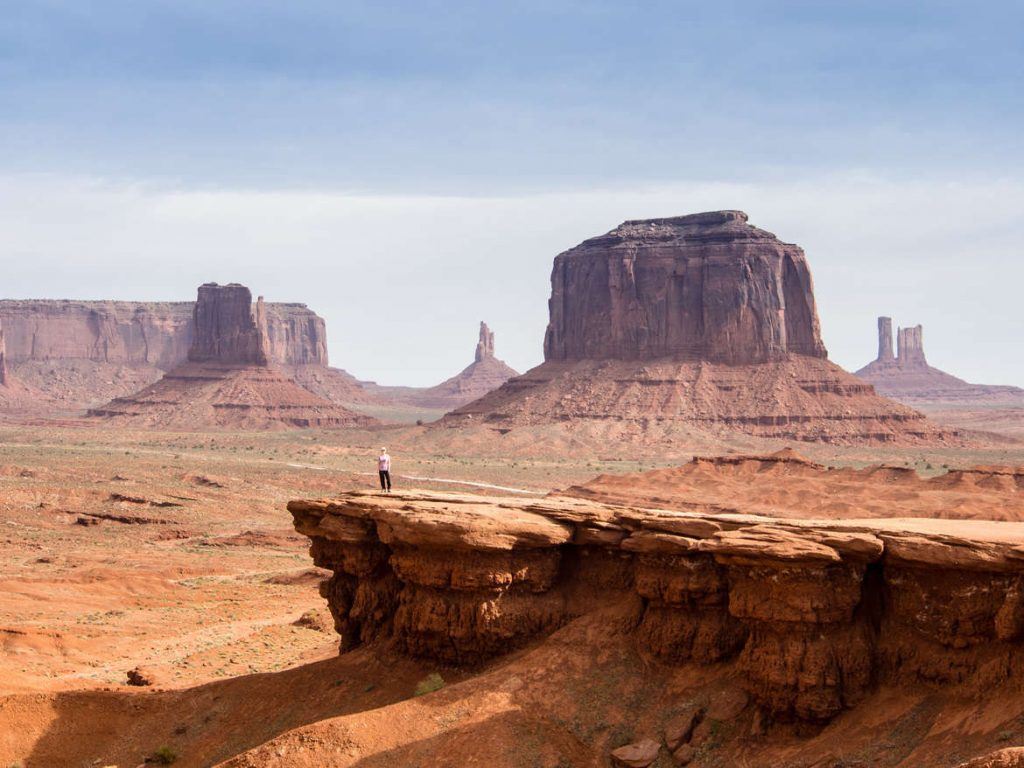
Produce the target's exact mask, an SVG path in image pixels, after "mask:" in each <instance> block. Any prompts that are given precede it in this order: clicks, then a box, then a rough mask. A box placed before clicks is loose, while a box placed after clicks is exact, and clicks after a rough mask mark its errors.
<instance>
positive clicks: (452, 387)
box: [360, 321, 519, 410]
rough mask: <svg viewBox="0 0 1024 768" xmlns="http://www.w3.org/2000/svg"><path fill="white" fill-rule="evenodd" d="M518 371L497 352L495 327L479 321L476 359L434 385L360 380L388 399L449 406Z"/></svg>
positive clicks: (370, 390) (370, 391) (377, 395)
mask: <svg viewBox="0 0 1024 768" xmlns="http://www.w3.org/2000/svg"><path fill="white" fill-rule="evenodd" d="M518 375H519V374H518V373H517V372H516V371H515V370H514V369H513V368H512V367H511V366H509V365H508V364H507V363H505V362H504V361H503V360H499V359H498V358H497V357H495V355H494V331H492V330H491V329H490V328H488V327H487V323H485V322H482V321H481V323H480V337H479V340H478V341H477V344H476V352H475V354H474V359H473V362H472V363H470V364H469V365H468V366H466V367H465V368H464V369H463V370H462V371H460V372H459V373H457V374H455V375H454V376H452V377H451V378H450V379H446V380H445V381H442V382H441V383H440V384H437V385H435V386H433V387H425V388H418V387H391V386H382V385H379V384H377V383H375V382H372V381H365V382H360V383H361V384H362V385H363V387H364V388H365V389H366V391H367V393H368V394H369V395H370V396H372V397H374V398H376V399H377V400H380V401H383V402H386V403H401V404H405V405H411V406H416V407H420V408H443V409H445V410H450V409H452V408H457V407H459V406H460V405H465V404H466V403H469V402H472V401H473V400H476V399H477V398H480V397H483V396H484V395H486V394H487V393H488V392H491V391H492V390H495V389H497V388H498V387H500V386H501V385H502V384H504V383H505V382H506V381H508V380H509V379H511V378H513V377H514V376H518Z"/></svg>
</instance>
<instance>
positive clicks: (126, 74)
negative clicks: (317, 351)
mask: <svg viewBox="0 0 1024 768" xmlns="http://www.w3.org/2000/svg"><path fill="white" fill-rule="evenodd" d="M1021 21H1024V9H1021V8H1020V7H1018V6H1016V5H1015V4H1012V3H991V4H986V6H985V8H984V9H980V10H979V9H977V8H967V7H961V6H960V5H958V4H954V3H945V2H936V3H931V4H928V6H927V7H922V5H921V4H920V3H910V2H907V3H904V2H895V3H892V2H886V3H883V2H875V1H874V0H872V1H870V2H866V3H860V4H857V6H856V8H850V7H846V8H841V7H834V6H827V7H825V6H820V5H818V4H813V3H806V2H792V1H791V2H775V3H767V2H757V1H755V0H746V1H745V2H726V3H721V4H715V5H714V6H713V7H711V6H708V5H706V4H682V5H681V4H678V3H660V2H651V3H628V2H627V3H622V2H619V3H602V2H594V3H579V2H572V1H570V2H556V3H534V2H525V3H520V4H517V5H516V6H515V7H502V8H494V7H489V6H483V5H478V4H473V3H468V2H454V3H430V2H427V3H417V4H408V3H392V4H369V3H351V2H350V3H343V4H331V3H319V2H313V3H308V4H303V5H302V7H301V8H299V7H298V6H291V5H289V6H282V7H275V5H274V4H272V3H255V4H253V3H240V2H218V3H199V2H192V1H191V0H187V1H183V2H174V3H172V2H154V3H148V4H145V5H140V4H135V3H130V2H111V3H107V4H104V6H103V7H102V8H101V9H96V8H90V9H86V8H79V7H78V6H76V5H75V4H69V3H59V2H58V3H51V2H29V3H26V4H23V6H22V7H20V8H19V9H18V11H17V12H12V13H11V14H8V15H7V17H5V18H4V19H2V20H0V75H2V77H0V99H2V102H0V103H3V104H4V107H5V108H4V110H3V112H2V113H0V253H2V254H3V260H4V270H3V278H2V279H0V296H2V297H5V298H46V297H49V298H79V299H122V300H154V301H155V300H189V299H192V298H194V295H195V288H196V286H197V285H199V284H200V283H203V282H208V281H217V282H222V283H223V282H231V281H235V282H241V283H244V284H246V285H248V286H249V287H250V288H251V289H252V290H253V293H254V295H255V294H262V295H264V296H266V298H267V300H268V301H300V302H303V303H305V304H308V305H309V306H310V307H311V308H312V309H314V310H315V311H316V312H318V313H319V314H321V315H322V316H323V317H324V318H325V319H326V320H327V323H328V337H329V342H330V356H331V361H332V364H333V365H335V366H338V367H342V368H345V369H346V370H348V371H350V372H352V373H354V374H355V375H357V376H359V377H360V378H364V379H371V380H376V381H378V382H380V383H385V384H410V385H431V384H435V383H437V382H439V381H441V380H443V379H445V378H447V377H449V376H451V375H453V374H454V373H456V372H457V371H458V370H461V368H463V367H464V366H465V365H466V364H468V362H469V361H470V360H471V359H472V358H471V355H472V352H473V347H474V345H475V342H476V331H477V323H478V322H479V321H480V320H485V321H487V322H488V324H489V325H490V326H491V328H492V329H493V330H494V331H495V333H496V338H497V354H498V356H499V357H501V358H502V359H504V360H505V361H506V362H508V363H509V364H510V365H512V366H513V367H515V368H516V369H517V370H520V371H522V370H526V369H527V368H529V367H531V366H532V365H535V364H537V363H538V362H540V360H541V358H542V351H541V346H542V340H543V330H544V327H545V325H546V322H547V308H546V302H547V298H548V294H549V291H550V283H549V274H550V269H551V261H552V259H553V257H554V256H555V255H556V254H557V253H559V252H561V251H563V250H565V249H567V248H570V247H572V246H574V245H576V244H577V243H579V242H580V241H582V240H584V239H586V238H588V237H592V236H594V235H598V234H602V233H604V232H607V231H608V230H610V229H612V228H614V227H615V226H616V225H617V224H619V223H620V222H621V221H623V220H625V219H634V218H653V217H659V216H669V215H679V214H684V213H692V212H697V211H703V210H715V209H720V208H738V209H741V210H745V211H746V212H747V213H748V214H749V215H750V221H751V223H752V224H754V225H756V226H759V227H762V228H764V229H767V230H769V231H772V232H774V233H775V234H777V235H778V236H779V237H780V238H781V239H782V240H785V241H787V242H794V243H797V244H798V245H800V246H801V247H803V248H804V249H805V251H806V253H807V256H808V260H809V262H810V265H811V269H812V272H813V275H814V278H815V283H816V289H817V300H818V309H819V313H820V315H821V320H822V330H823V335H824V338H825V342H826V345H827V346H828V348H829V352H830V357H831V358H832V359H833V360H834V361H836V362H837V363H839V364H840V365H842V366H843V367H845V368H847V369H850V370H854V369H856V368H859V367H860V366H862V365H864V364H865V363H867V362H869V361H870V360H871V359H873V358H874V355H875V347H876V339H875V318H876V317H877V316H878V315H889V316H891V317H893V319H894V322H895V323H896V324H897V325H902V326H909V325H916V324H919V323H920V324H923V325H924V327H925V350H926V352H927V354H928V358H929V362H931V364H932V365H934V366H936V367H938V368H941V369H943V370H946V371H947V372H949V373H952V374H954V375H957V376H960V377H961V378H965V379H967V380H969V381H973V382H977V383H987V384H1016V385H1024V354H1021V352H1022V351H1024V345H1022V344H1021V341H1020V332H1021V326H1022V323H1021V322H1020V320H1019V319H1018V318H1019V309H1018V307H1017V302H1018V301H1019V299H1018V296H1019V286H1020V285H1021V282H1022V280H1024V261H1022V259H1021V257H1020V246H1019V242H1020V239H1021V234H1022V232H1024V212H1022V211H1024V205H1022V204H1024V182H1022V180H1021V167H1022V159H1024V153H1022V151H1021V145H1020V141H1019V125H1020V118H1021V111H1022V105H1021V101H1020V99H1019V96H1018V95H1017V83H1016V80H1017V79H1018V78H1017V74H1016V73H1018V72H1019V71H1020V69H1021V64H1024V52H1022V47H1024V46H1022V43H1021V41H1020V39H1019V37H1018V36H1017V35H1016V30H1017V29H1019V28H1020V24H1019V22H1021Z"/></svg>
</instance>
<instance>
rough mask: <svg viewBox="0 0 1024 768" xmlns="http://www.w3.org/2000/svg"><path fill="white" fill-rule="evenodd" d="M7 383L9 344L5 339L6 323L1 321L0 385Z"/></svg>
mask: <svg viewBox="0 0 1024 768" xmlns="http://www.w3.org/2000/svg"><path fill="white" fill-rule="evenodd" d="M6 384H7V344H6V342H5V340H4V324H3V322H0V386H5V385H6Z"/></svg>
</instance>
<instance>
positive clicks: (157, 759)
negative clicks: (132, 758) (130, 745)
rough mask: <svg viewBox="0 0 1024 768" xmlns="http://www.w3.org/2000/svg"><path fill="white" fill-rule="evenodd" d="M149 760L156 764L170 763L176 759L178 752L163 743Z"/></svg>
mask: <svg viewBox="0 0 1024 768" xmlns="http://www.w3.org/2000/svg"><path fill="white" fill-rule="evenodd" d="M151 760H152V762H154V763H156V764H157V765H171V764H172V763H175V762H177V761H178V753H177V752H175V751H174V750H173V749H171V748H170V747H168V746H166V745H164V746H162V747H160V748H159V749H157V751H156V752H154V753H153V757H152V758H151Z"/></svg>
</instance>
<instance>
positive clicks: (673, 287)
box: [544, 211, 827, 364]
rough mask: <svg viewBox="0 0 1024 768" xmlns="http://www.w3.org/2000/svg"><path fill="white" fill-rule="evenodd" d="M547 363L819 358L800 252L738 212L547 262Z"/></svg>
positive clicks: (634, 224)
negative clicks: (551, 263)
mask: <svg viewBox="0 0 1024 768" xmlns="http://www.w3.org/2000/svg"><path fill="white" fill-rule="evenodd" d="M549 309H550V316H551V319H550V322H549V325H548V330H547V335H546V337H545V341H544V356H545V359H546V360H605V359H619V360H651V359H660V358H671V359H676V360H707V361H710V362H719V363H730V364H743V363H762V362H767V361H770V360H780V359H783V358H785V357H786V356H787V355H788V354H800V355H808V356H811V357H821V358H823V357H826V356H827V353H826V351H825V345H824V344H823V343H822V340H821V331H820V327H819V324H818V313H817V309H816V307H815V304H814V289H813V286H812V282H811V275H810V271H809V269H808V267H807V261H806V259H805V258H804V254H803V251H802V250H801V249H800V248H798V247H797V246H795V245H790V244H788V243H783V242H781V241H779V240H778V238H776V237H775V235H773V234H771V233H770V232H765V231H764V230H761V229H758V228H756V227H753V226H751V225H749V224H748V223H747V215H746V214H745V213H743V212H741V211H716V212H712V213H699V214H694V215H690V216H677V217H674V218H669V219H650V220H646V221H627V222H625V223H624V224H621V225H620V226H618V227H617V228H615V229H614V230H612V231H611V232H609V233H608V234H606V235H602V236H600V237H594V238H591V239H590V240H586V241H585V242H583V243H582V244H580V245H578V246H576V247H575V248H572V249H570V250H568V251H566V252H564V253H561V254H559V255H558V256H556V257H555V264H554V268H553V270H552V272H551V299H550V302H549Z"/></svg>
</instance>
